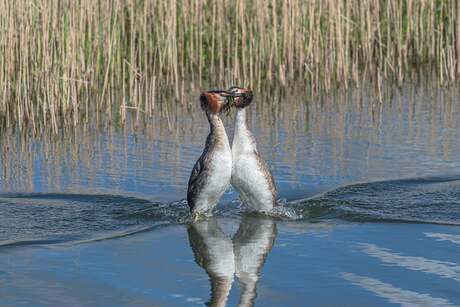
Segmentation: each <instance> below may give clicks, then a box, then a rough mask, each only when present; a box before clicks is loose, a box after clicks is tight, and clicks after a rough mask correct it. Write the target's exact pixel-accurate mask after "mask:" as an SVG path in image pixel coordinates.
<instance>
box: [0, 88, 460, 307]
mask: <svg viewBox="0 0 460 307" xmlns="http://www.w3.org/2000/svg"><path fill="white" fill-rule="evenodd" d="M300 97H301V96H299V95H294V94H288V95H287V96H285V97H283V99H282V100H281V101H280V102H278V103H275V104H270V103H262V101H255V104H256V106H253V107H252V109H251V116H250V126H251V127H252V130H253V131H254V133H255V135H256V138H257V141H258V146H259V149H260V152H261V153H262V155H263V157H265V159H266V160H267V162H268V163H269V165H270V166H271V167H272V171H273V173H274V176H275V179H276V182H277V185H278V189H279V194H280V197H281V200H280V202H281V203H282V204H283V205H284V207H283V209H281V210H278V211H277V212H274V213H273V214H271V215H270V216H261V215H248V214H245V213H244V212H243V211H242V210H241V209H240V206H239V201H238V196H237V193H236V192H235V191H233V190H230V191H228V192H227V193H226V194H225V195H224V197H223V199H222V200H221V204H220V205H219V207H218V210H217V212H216V213H215V217H213V218H209V219H206V220H203V221H200V222H199V223H195V224H191V223H190V222H189V214H188V208H187V205H186V202H185V201H184V198H185V194H186V184H187V180H188V176H189V174H190V170H191V168H192V166H193V164H194V162H195V160H196V159H197V158H198V156H199V155H200V153H201V150H202V146H203V143H204V139H205V137H206V134H207V131H208V126H207V123H206V121H205V117H204V115H203V114H202V113H201V112H200V110H199V109H198V108H197V106H196V105H198V103H197V104H196V105H193V106H192V108H191V109H187V108H186V107H182V106H174V107H172V106H167V105H164V106H163V107H162V108H161V109H159V110H158V115H157V116H156V117H155V118H152V119H148V120H147V121H146V122H143V121H136V120H135V118H132V120H131V121H130V122H129V123H128V126H127V128H126V129H117V128H116V127H114V126H111V125H108V124H107V125H105V126H104V125H103V126H100V125H89V126H82V127H81V129H76V130H74V129H64V130H63V131H62V133H61V134H60V135H59V136H52V135H48V134H46V133H44V134H43V135H41V136H39V137H30V136H28V135H27V134H24V133H19V132H13V131H7V132H4V133H3V134H2V136H1V137H0V143H1V144H2V146H1V160H0V170H1V175H0V179H1V181H0V192H1V193H0V212H1V223H0V297H1V298H2V300H1V303H0V305H2V306H3V305H4V306H22V305H45V306H63V305H65V306H81V305H110V306H113V305H132V306H144V305H150V306H151V305H154V306H190V305H203V304H206V303H211V305H212V304H214V305H219V304H224V303H227V304H228V305H229V306H234V305H237V304H238V303H240V304H241V305H243V306H247V305H251V304H255V305H258V306H279V305H281V304H287V305H293V306H299V305H302V306H304V305H315V306H318V305H327V306H361V305H366V306H369V305H371V306H380V305H404V306H413V305H422V306H423V305H424V306H457V305H460V290H459V289H460V287H459V284H460V257H459V256H458V255H459V249H460V228H459V226H460V167H459V166H460V145H459V142H458V140H460V119H459V118H458V114H459V111H460V110H459V109H460V106H459V104H458V95H457V91H456V90H455V89H453V90H442V91H441V90H432V89H429V88H427V87H422V88H421V87H412V86H406V87H404V88H403V89H402V90H393V91H392V94H391V96H389V97H388V98H387V100H386V101H384V102H383V103H382V104H380V103H378V102H375V101H374V100H373V99H372V97H373V93H372V91H370V90H360V91H356V90H355V91H349V92H345V93H341V94H338V95H333V96H331V97H327V98H322V99H311V98H310V99H309V98H300ZM232 125H233V124H232V118H229V119H227V120H226V127H227V128H228V133H229V135H232V131H233V129H232Z"/></svg>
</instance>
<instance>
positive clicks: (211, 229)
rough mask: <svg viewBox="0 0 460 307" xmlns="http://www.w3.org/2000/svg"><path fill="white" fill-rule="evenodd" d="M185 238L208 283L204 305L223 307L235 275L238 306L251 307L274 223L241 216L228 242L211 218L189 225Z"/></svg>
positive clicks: (258, 218) (272, 239)
mask: <svg viewBox="0 0 460 307" xmlns="http://www.w3.org/2000/svg"><path fill="white" fill-rule="evenodd" d="M188 236H189V240H190V246H191V247H192V250H193V253H194V254H195V261H196V262H197V264H198V265H199V266H201V267H202V268H203V269H204V270H205V271H206V273H207V274H208V275H209V279H210V281H211V300H210V302H209V303H208V305H209V306H225V305H226V303H227V298H228V295H229V293H230V290H231V288H232V283H233V280H234V276H236V278H237V279H238V281H239V282H240V284H241V295H240V302H239V306H252V305H253V304H254V300H255V298H256V296H257V288H256V283H257V280H258V279H259V274H260V271H261V269H262V266H263V264H264V262H265V259H266V258H267V255H268V253H269V252H270V250H271V249H272V246H273V243H274V241H275V237H276V224H275V222H274V221H273V220H272V219H270V218H268V217H258V216H249V215H248V216H244V217H243V218H242V220H241V223H240V225H239V228H238V231H237V232H236V234H235V235H234V236H233V239H232V238H230V237H229V236H228V235H227V234H225V233H224V231H222V229H221V227H220V226H219V223H218V221H217V219H216V218H213V217H211V218H208V219H206V220H204V221H199V222H196V223H192V224H190V225H189V227H188Z"/></svg>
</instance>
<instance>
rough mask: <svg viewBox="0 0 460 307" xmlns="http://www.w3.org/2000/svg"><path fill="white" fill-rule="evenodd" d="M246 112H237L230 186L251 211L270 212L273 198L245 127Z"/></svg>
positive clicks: (253, 143)
mask: <svg viewBox="0 0 460 307" xmlns="http://www.w3.org/2000/svg"><path fill="white" fill-rule="evenodd" d="M245 112H246V111H245V110H244V109H242V110H238V111H237V115H236V120H235V135H234V137H233V144H232V156H233V169H232V179H231V184H232V186H233V187H234V188H235V189H237V190H238V192H239V193H240V196H241V198H242V199H243V201H244V203H245V204H246V205H247V207H248V209H249V210H251V211H270V210H271V209H272V208H273V204H274V196H273V193H272V191H271V190H270V186H269V181H268V178H266V174H265V172H264V171H263V170H262V169H261V168H260V164H259V163H258V157H257V156H256V151H257V148H256V142H255V140H254V138H253V136H252V134H251V132H250V131H249V130H248V129H247V126H246V113H245Z"/></svg>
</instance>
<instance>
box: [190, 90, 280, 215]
mask: <svg viewBox="0 0 460 307" xmlns="http://www.w3.org/2000/svg"><path fill="white" fill-rule="evenodd" d="M252 99H253V94H252V92H251V90H249V89H246V88H240V87H231V88H229V89H228V90H215V91H207V92H204V93H202V94H201V96H200V103H201V108H202V109H203V111H204V112H205V113H206V116H207V118H208V121H209V124H210V128H211V131H210V133H209V135H208V137H207V139H206V145H205V148H204V150H203V153H202V154H201V156H200V158H199V159H198V161H197V162H196V163H195V166H194V167H193V170H192V173H191V175H190V179H189V183H188V191H187V202H188V205H189V207H190V211H191V213H192V216H193V217H197V216H199V215H202V214H209V213H211V212H212V209H213V208H214V207H215V206H216V205H217V203H218V202H219V199H220V198H221V196H222V195H223V194H224V193H225V191H226V190H227V188H228V187H229V186H230V184H231V185H232V186H233V187H234V188H235V189H236V190H237V191H238V192H239V193H240V196H241V198H242V200H243V203H244V204H245V206H246V207H247V209H248V210H249V211H257V212H269V211H271V210H272V209H273V207H274V206H276V198H277V191H276V186H275V182H274V180H273V176H272V174H271V172H270V170H269V168H268V166H267V164H266V163H265V161H264V160H263V159H262V158H261V156H260V155H259V153H258V151H257V145H256V142H255V140H254V137H253V136H252V133H251V131H250V130H249V129H248V126H247V122H246V107H247V106H249V105H250V103H251V102H252ZM231 107H235V108H236V109H237V111H236V118H235V133H234V137H233V143H232V147H230V143H229V141H228V137H227V133H226V131H225V127H224V124H223V123H222V120H221V118H220V114H221V113H222V111H224V110H228V109H229V108H231Z"/></svg>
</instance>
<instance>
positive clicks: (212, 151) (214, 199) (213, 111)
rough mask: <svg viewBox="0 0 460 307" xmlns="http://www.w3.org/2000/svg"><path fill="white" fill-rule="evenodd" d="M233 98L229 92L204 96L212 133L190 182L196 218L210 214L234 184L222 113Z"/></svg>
mask: <svg viewBox="0 0 460 307" xmlns="http://www.w3.org/2000/svg"><path fill="white" fill-rule="evenodd" d="M231 96H232V95H231V94H230V93H229V92H227V91H207V92H204V93H202V94H201V96H200V103H201V108H202V109H203V111H204V112H205V113H206V117H207V118H208V121H209V125H210V128H211V131H210V133H209V135H208V137H207V139H206V145H205V147H204V150H203V153H202V154H201V156H200V158H199V159H198V161H196V163H195V166H194V167H193V170H192V173H191V174H190V179H189V182H188V191H187V202H188V205H189V207H190V211H191V213H192V216H193V217H194V218H195V217H196V216H197V214H201V213H207V212H210V211H211V210H212V209H213V208H214V207H215V206H216V205H217V203H218V201H219V199H220V197H221V196H222V194H224V192H225V191H226V190H227V188H228V187H229V185H230V178H231V175H232V151H231V149H230V144H229V142H228V137H227V133H226V132H225V127H224V124H223V123H222V120H221V119H220V117H219V114H220V113H221V111H222V110H224V109H225V108H227V107H228V101H229V99H228V98H229V97H231Z"/></svg>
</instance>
